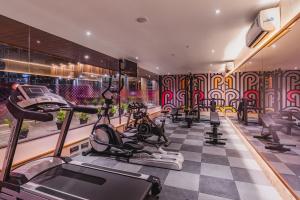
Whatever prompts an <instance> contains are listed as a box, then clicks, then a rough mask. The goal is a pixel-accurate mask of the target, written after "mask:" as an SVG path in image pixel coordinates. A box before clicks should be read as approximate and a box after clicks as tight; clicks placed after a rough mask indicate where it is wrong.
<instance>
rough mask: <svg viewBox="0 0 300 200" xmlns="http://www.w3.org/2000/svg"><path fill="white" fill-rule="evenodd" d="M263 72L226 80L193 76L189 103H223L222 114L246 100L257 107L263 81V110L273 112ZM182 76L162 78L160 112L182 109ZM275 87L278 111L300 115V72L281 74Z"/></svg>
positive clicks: (271, 89)
mask: <svg viewBox="0 0 300 200" xmlns="http://www.w3.org/2000/svg"><path fill="white" fill-rule="evenodd" d="M263 74H264V72H236V73H234V74H231V75H230V76H228V77H225V76H224V74H220V73H211V74H195V75H194V80H193V81H194V84H193V90H194V91H193V98H194V99H193V102H194V105H196V102H197V98H198V97H199V99H200V100H201V99H211V98H216V99H224V100H225V105H224V107H225V110H231V111H235V108H237V106H238V105H237V104H238V100H239V99H241V98H243V97H247V98H249V99H252V100H254V101H253V102H255V106H256V107H257V108H259V107H261V106H262V105H261V99H262V96H261V95H262V94H261V91H260V90H261V88H260V86H261V85H262V84H263V81H266V82H265V84H266V87H265V91H264V98H265V107H266V109H272V108H274V94H275V90H274V84H273V82H274V80H272V78H268V79H266V80H262V78H261V77H262V75H263ZM185 77H186V75H166V76H162V85H161V92H162V102H161V103H162V106H163V108H164V109H170V108H175V107H181V106H184V100H185V88H186V86H185V81H184V80H185ZM276 81H277V83H278V84H279V85H280V86H281V87H282V88H280V91H281V92H280V93H282V96H281V99H282V102H281V104H280V109H281V110H298V111H300V71H284V72H282V73H281V76H278V80H276Z"/></svg>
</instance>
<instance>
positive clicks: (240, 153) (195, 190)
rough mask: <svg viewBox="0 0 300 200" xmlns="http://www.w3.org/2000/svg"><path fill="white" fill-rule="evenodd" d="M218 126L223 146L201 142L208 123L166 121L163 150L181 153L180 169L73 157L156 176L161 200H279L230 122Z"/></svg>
mask: <svg viewBox="0 0 300 200" xmlns="http://www.w3.org/2000/svg"><path fill="white" fill-rule="evenodd" d="M219 129H220V132H222V133H223V134H224V135H223V136H224V137H225V138H227V144H226V145H225V146H212V145H207V144H205V142H204V140H205V139H204V137H205V135H204V133H205V132H207V131H210V130H211V127H210V124H209V123H208V122H202V123H197V124H194V125H193V126H192V127H191V128H189V129H188V128H182V126H180V124H179V123H177V124H172V123H170V122H168V123H167V125H166V134H167V135H168V136H169V138H170V139H171V140H172V144H171V145H170V146H169V147H168V148H166V149H167V150H172V151H180V152H181V153H182V154H183V155H184V158H185V161H184V164H183V169H182V170H181V171H173V170H168V169H161V168H154V167H148V166H141V165H133V164H128V163H122V162H118V161H116V160H112V159H109V158H103V157H93V156H88V157H82V156H78V157H76V158H75V159H78V160H80V161H83V162H89V163H93V164H96V165H101V166H106V167H111V168H115V169H121V170H125V171H130V172H139V173H144V174H150V175H154V176H158V177H159V178H160V179H161V182H162V183H163V190H162V192H161V194H160V199H161V200H230V199H231V200H238V199H241V200H253V199H255V200H279V199H281V197H280V196H279V194H278V192H277V191H276V189H275V188H274V187H273V186H272V185H271V183H270V182H269V180H268V179H267V178H266V176H265V175H264V174H263V172H262V170H261V168H260V167H259V165H258V164H257V163H256V161H255V160H254V159H253V157H252V155H251V153H250V152H249V151H248V149H247V147H246V146H245V145H244V143H243V141H242V140H241V139H240V138H239V136H238V135H237V134H236V133H235V131H234V129H233V127H231V125H230V123H228V122H227V120H226V119H223V118H221V126H220V128H219ZM291 164H292V163H291Z"/></svg>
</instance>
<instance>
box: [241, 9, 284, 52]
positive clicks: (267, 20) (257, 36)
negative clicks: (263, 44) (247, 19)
mask: <svg viewBox="0 0 300 200" xmlns="http://www.w3.org/2000/svg"><path fill="white" fill-rule="evenodd" d="M278 28H280V8H279V7H276V8H270V9H267V10H262V11H260V12H259V14H258V15H257V17H256V18H255V20H254V22H253V23H252V25H251V27H250V29H249V31H248V33H247V36H246V44H247V46H248V47H250V48H254V47H255V46H256V45H257V44H258V43H259V42H260V41H262V39H263V38H264V37H265V36H266V35H267V34H268V33H270V32H272V31H274V30H276V29H278Z"/></svg>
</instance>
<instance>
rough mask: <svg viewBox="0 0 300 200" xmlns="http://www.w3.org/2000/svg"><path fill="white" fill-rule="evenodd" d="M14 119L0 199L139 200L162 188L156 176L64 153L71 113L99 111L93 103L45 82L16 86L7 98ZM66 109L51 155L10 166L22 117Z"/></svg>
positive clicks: (42, 117) (47, 116)
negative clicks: (78, 101) (72, 98)
mask: <svg viewBox="0 0 300 200" xmlns="http://www.w3.org/2000/svg"><path fill="white" fill-rule="evenodd" d="M7 108H8V110H9V112H10V113H11V114H12V115H13V117H14V118H15V121H14V123H13V124H14V126H13V129H12V133H11V136H10V139H9V143H8V147H7V151H6V155H5V158H4V162H3V167H2V171H1V174H0V199H5V200H21V199H22V200H58V199H59V200H61V199H66V200H87V199H90V200H94V199H107V200H120V199H130V200H142V199H152V198H154V197H156V196H157V195H158V194H159V193H160V191H161V184H160V180H159V178H157V177H154V176H149V175H145V174H137V173H130V172H124V171H120V170H113V169H110V168H105V167H99V166H95V165H92V164H88V163H81V162H78V161H73V160H72V159H71V158H68V157H62V156H61V153H62V149H63V146H64V142H65V139H66V136H67V133H68V130H69V127H70V124H71V121H72V117H73V114H74V112H84V113H89V114H95V113H97V109H96V108H94V107H86V106H77V105H73V104H71V103H69V102H67V101H66V100H65V99H63V98H62V97H60V96H58V95H56V94H53V93H51V92H50V91H49V90H48V88H47V87H45V86H36V85H34V86H33V85H20V86H18V88H17V91H16V92H15V93H14V94H13V95H11V96H10V97H9V98H8V102H7ZM58 110H65V111H66V118H65V120H64V122H63V125H62V129H61V132H60V134H59V138H58V142H57V144H56V148H55V151H54V155H53V156H52V157H44V158H41V159H37V160H34V161H31V162H28V163H26V164H24V165H22V166H20V167H18V168H16V169H14V170H13V169H12V164H13V159H14V155H15V152H16V147H17V143H18V137H19V134H20V129H21V127H22V123H23V120H24V119H29V120H36V121H41V122H48V121H52V120H53V115H52V112H56V111H58Z"/></svg>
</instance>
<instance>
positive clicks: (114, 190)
mask: <svg viewBox="0 0 300 200" xmlns="http://www.w3.org/2000/svg"><path fill="white" fill-rule="evenodd" d="M31 182H33V183H36V184H39V185H40V186H39V187H38V188H36V189H37V190H39V191H42V192H45V193H47V194H51V195H53V196H57V197H60V196H61V195H66V196H65V197H60V198H63V199H70V200H73V199H80V198H85V199H91V200H93V199H107V200H108V199H109V200H120V199H130V200H140V199H144V198H145V196H146V195H147V193H148V191H149V190H150V188H151V183H150V182H147V181H145V180H142V179H136V178H132V177H128V176H122V175H119V174H114V173H108V172H105V171H101V170H96V169H90V168H86V167H82V166H78V165H73V164H63V165H60V166H58V167H55V168H52V169H51V170H49V171H46V172H44V173H43V174H41V175H39V176H37V177H35V178H34V179H32V180H31ZM43 186H44V187H43ZM51 189H53V190H51ZM55 190H57V191H55ZM59 191H61V192H59ZM64 193H65V194H64ZM68 194H70V195H68ZM72 195H73V196H72ZM76 197H78V198H76Z"/></svg>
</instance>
